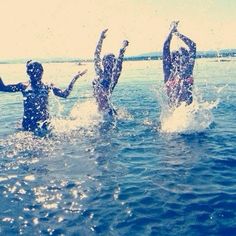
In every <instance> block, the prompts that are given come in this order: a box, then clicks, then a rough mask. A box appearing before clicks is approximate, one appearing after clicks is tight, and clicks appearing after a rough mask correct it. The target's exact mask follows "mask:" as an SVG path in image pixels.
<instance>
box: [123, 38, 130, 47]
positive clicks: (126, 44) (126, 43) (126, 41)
mask: <svg viewBox="0 0 236 236" xmlns="http://www.w3.org/2000/svg"><path fill="white" fill-rule="evenodd" d="M128 45H129V41H128V40H124V41H123V48H126V47H127V46H128Z"/></svg>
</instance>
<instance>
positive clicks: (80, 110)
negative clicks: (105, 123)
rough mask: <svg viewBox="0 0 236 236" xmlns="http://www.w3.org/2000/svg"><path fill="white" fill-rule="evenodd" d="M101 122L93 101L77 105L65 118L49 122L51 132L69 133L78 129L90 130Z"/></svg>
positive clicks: (55, 118) (100, 116) (56, 118)
mask: <svg viewBox="0 0 236 236" xmlns="http://www.w3.org/2000/svg"><path fill="white" fill-rule="evenodd" d="M101 121H102V115H101V114H100V113H99V112H98V109H97V104H96V102H95V101H93V100H88V101H86V102H83V103H77V104H76V105H75V106H74V107H73V108H72V110H71V112H70V114H69V116H68V117H66V118H61V117H59V118H58V117H54V118H53V119H52V120H51V127H52V132H53V133H56V134H60V133H69V132H71V131H74V130H77V129H79V128H84V129H91V128H94V127H95V126H97V125H98V124H99V123H100V122H101Z"/></svg>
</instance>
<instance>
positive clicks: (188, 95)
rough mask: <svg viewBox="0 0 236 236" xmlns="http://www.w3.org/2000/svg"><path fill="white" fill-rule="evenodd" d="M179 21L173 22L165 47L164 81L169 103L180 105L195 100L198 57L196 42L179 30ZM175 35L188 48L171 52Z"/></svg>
mask: <svg viewBox="0 0 236 236" xmlns="http://www.w3.org/2000/svg"><path fill="white" fill-rule="evenodd" d="M178 23H179V22H178V21H174V22H172V24H171V30H170V32H169V34H168V36H167V38H166V40H165V42H164V47H163V70H164V83H165V86H166V90H167V96H168V99H169V105H170V106H171V107H178V106H179V105H180V104H181V103H183V102H185V104H187V105H189V104H191V103H192V101H193V95H192V89H193V68H194V63H195V59H196V43H195V42H193V41H192V40H191V39H189V38H188V37H186V36H184V35H183V34H181V33H180V32H179V31H178V30H177V26H178ZM173 35H175V36H176V37H178V38H179V39H181V40H182V41H183V42H184V43H185V44H186V45H187V46H188V49H186V48H184V47H180V48H179V50H178V51H173V52H170V43H171V40H172V37H173Z"/></svg>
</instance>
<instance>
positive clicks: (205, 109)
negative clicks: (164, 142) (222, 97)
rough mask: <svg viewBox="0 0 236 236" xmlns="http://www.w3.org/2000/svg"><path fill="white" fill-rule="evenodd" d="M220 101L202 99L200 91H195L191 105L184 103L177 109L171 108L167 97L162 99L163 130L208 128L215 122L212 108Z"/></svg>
mask: <svg viewBox="0 0 236 236" xmlns="http://www.w3.org/2000/svg"><path fill="white" fill-rule="evenodd" d="M197 92H198V93H197ZM218 103H219V101H218V100H217V101H213V102H206V101H202V98H201V94H200V93H199V91H195V92H194V96H193V102H192V103H191V104H190V105H187V104H186V103H182V104H181V105H180V106H178V107H177V108H175V109H170V108H169V107H168V105H167V101H166V99H161V115H160V121H161V132H164V133H196V132H202V131H204V130H206V129H207V128H209V126H210V124H211V123H212V122H213V114H212V109H213V108H214V107H216V106H217V105H218Z"/></svg>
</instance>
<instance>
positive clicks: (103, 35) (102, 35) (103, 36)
mask: <svg viewBox="0 0 236 236" xmlns="http://www.w3.org/2000/svg"><path fill="white" fill-rule="evenodd" d="M107 31H108V29H105V30H103V31H102V33H101V38H102V39H105V38H106V32H107Z"/></svg>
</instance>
